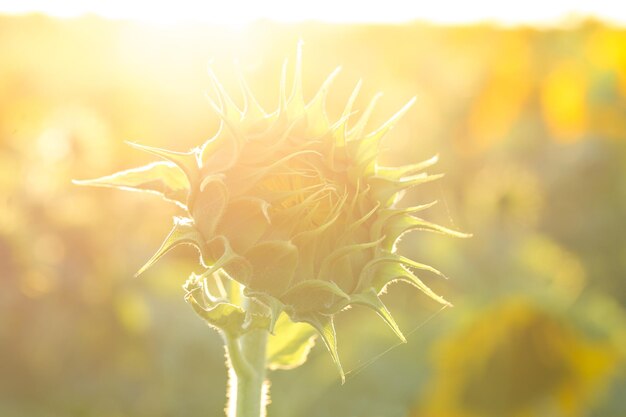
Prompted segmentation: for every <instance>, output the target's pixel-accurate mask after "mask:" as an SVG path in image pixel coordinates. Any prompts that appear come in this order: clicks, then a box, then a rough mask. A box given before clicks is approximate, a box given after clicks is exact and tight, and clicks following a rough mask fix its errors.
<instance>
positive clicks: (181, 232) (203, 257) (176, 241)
mask: <svg viewBox="0 0 626 417" xmlns="http://www.w3.org/2000/svg"><path fill="white" fill-rule="evenodd" d="M184 244H186V245H191V246H193V247H195V248H196V249H198V251H199V252H200V262H201V263H202V264H203V265H206V264H207V262H208V260H209V259H210V256H209V255H208V251H207V247H206V244H205V242H204V239H203V238H202V236H201V235H200V233H199V232H198V230H197V229H196V228H195V227H194V225H193V222H192V221H191V220H190V219H187V218H182V217H175V218H174V227H173V228H172V230H171V231H170V233H169V234H168V235H167V237H166V238H165V240H164V241H163V243H162V244H161V246H160V247H159V249H158V250H157V251H156V253H155V254H154V255H152V257H151V258H150V259H149V260H148V262H146V264H145V265H144V266H142V267H141V268H140V269H139V271H137V273H136V274H135V276H139V275H141V274H142V273H143V272H144V271H145V270H146V269H148V268H149V267H151V266H152V265H153V264H154V263H155V262H156V261H158V260H159V259H160V258H161V257H162V256H163V255H165V254H166V253H167V252H169V251H170V250H171V249H173V248H175V247H176V246H178V245H184Z"/></svg>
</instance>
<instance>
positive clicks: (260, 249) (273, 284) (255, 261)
mask: <svg viewBox="0 0 626 417" xmlns="http://www.w3.org/2000/svg"><path fill="white" fill-rule="evenodd" d="M244 257H245V258H246V260H247V261H248V262H249V263H250V265H252V276H251V279H250V282H249V284H248V286H249V287H250V288H251V289H253V290H255V291H261V292H267V293H269V294H271V295H274V296H278V295H280V294H282V293H283V292H284V291H285V289H287V288H288V287H289V285H290V284H291V281H292V280H293V276H294V273H295V271H296V267H297V266H298V248H297V247H296V246H295V245H294V244H293V243H291V242H289V241H285V240H274V241H267V242H262V243H260V244H258V245H256V246H254V247H252V248H251V249H250V250H249V251H247V252H246V253H245V254H244Z"/></svg>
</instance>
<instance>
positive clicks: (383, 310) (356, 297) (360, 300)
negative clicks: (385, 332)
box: [350, 289, 406, 343]
mask: <svg viewBox="0 0 626 417" xmlns="http://www.w3.org/2000/svg"><path fill="white" fill-rule="evenodd" d="M350 304H359V305H362V306H365V307H367V308H370V309H372V310H374V311H375V312H376V314H378V315H379V316H380V317H381V318H382V319H383V320H384V321H385V323H387V325H388V326H389V327H390V328H391V330H393V332H394V333H395V334H396V335H397V336H398V337H399V338H400V340H401V341H402V342H403V343H406V338H405V337H404V335H403V334H402V331H401V330H400V328H399V327H398V325H397V324H396V321H395V320H394V319H393V317H392V316H391V313H390V312H389V310H387V307H386V306H385V304H383V302H382V301H381V300H380V298H378V294H377V293H376V291H374V290H373V289H370V290H369V291H366V292H364V293H360V294H352V296H351V297H350Z"/></svg>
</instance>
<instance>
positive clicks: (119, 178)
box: [81, 48, 465, 370]
mask: <svg viewBox="0 0 626 417" xmlns="http://www.w3.org/2000/svg"><path fill="white" fill-rule="evenodd" d="M284 68H285V67H284ZM301 74H302V71H301V49H300V48H299V49H298V57H297V61H296V68H295V76H294V84H293V89H292V91H291V94H289V95H288V94H287V88H286V71H285V69H283V76H282V79H281V83H280V98H279V101H280V103H279V105H278V108H277V110H276V111H274V112H272V113H269V114H268V113H266V112H265V110H264V109H263V108H261V106H260V105H259V104H258V102H257V100H256V99H255V97H254V95H253V94H252V93H251V91H250V89H249V88H248V86H247V84H246V83H245V81H244V80H243V78H241V87H242V91H243V95H244V105H243V109H242V108H240V107H239V106H238V105H237V104H235V102H234V101H233V100H232V99H231V97H230V96H229V95H228V93H227V92H226V91H225V89H224V88H223V86H222V85H221V83H220V82H219V81H218V80H217V78H216V77H215V76H214V75H213V74H211V76H212V79H213V85H214V89H215V93H216V94H215V95H216V98H217V100H215V101H211V103H212V107H213V109H214V110H215V111H216V112H217V114H218V115H219V117H220V118H221V127H220V129H219V131H218V132H217V134H216V135H215V136H214V137H213V138H211V139H210V140H208V141H207V142H206V143H204V144H202V146H200V147H198V148H195V149H192V150H191V151H189V152H184V153H182V152H174V151H170V150H164V149H157V148H152V147H147V146H143V145H137V144H130V145H131V146H133V147H135V148H138V149H140V150H144V151H147V152H150V153H152V154H155V155H157V156H159V157H161V158H162V159H163V161H159V162H154V163H152V164H149V165H147V166H144V167H141V168H136V169H131V170H127V171H123V172H120V173H117V174H114V175H111V176H107V177H103V178H99V179H96V180H91V181H84V182H81V183H84V184H89V185H99V186H111V187H118V188H130V189H136V190H141V191H151V192H156V193H158V194H160V195H162V196H163V197H164V198H165V199H167V200H170V201H173V202H175V203H176V204H178V205H179V206H180V207H181V208H182V209H183V210H184V215H183V216H181V217H177V218H175V219H174V227H173V229H172V231H171V232H170V234H169V236H168V237H167V238H166V239H165V241H164V242H163V244H162V246H161V247H160V248H159V249H158V251H157V252H156V254H155V255H154V256H153V257H152V258H151V259H150V260H149V261H148V262H147V264H146V265H145V266H144V267H143V268H142V269H141V270H140V271H139V272H143V271H144V270H145V269H146V268H148V267H149V266H151V265H152V264H153V263H154V262H155V261H156V260H158V259H159V258H160V257H161V256H162V255H163V254H165V253H166V252H168V251H169V250H170V249H172V248H173V247H175V246H177V245H180V244H190V245H193V246H194V247H196V248H197V249H198V251H199V252H200V262H201V263H202V265H203V267H204V268H206V272H205V273H204V274H202V275H201V276H197V275H192V277H191V278H190V279H189V280H188V281H187V283H186V284H185V290H186V291H187V296H186V299H187V301H188V302H190V303H191V304H192V306H193V307H194V309H195V310H196V312H197V313H198V314H200V315H201V316H202V317H203V318H205V320H207V321H208V322H209V323H211V324H212V325H213V326H215V327H218V328H219V329H221V330H222V331H225V332H229V333H231V334H235V335H236V334H240V333H242V332H245V331H246V330H247V329H249V328H255V327H257V326H267V327H268V328H269V329H270V330H272V329H273V328H274V323H275V322H276V320H277V319H278V316H279V314H281V313H282V312H284V313H286V314H287V315H288V316H289V318H290V319H291V320H292V321H293V322H305V323H308V324H310V325H311V326H313V327H314V328H315V329H316V330H317V331H318V332H319V334H320V336H321V338H322V340H323V341H324V343H325V345H326V347H327V348H328V350H329V351H330V353H331V354H332V356H333V359H334V361H335V363H336V364H337V365H339V358H338V356H337V349H336V340H335V330H334V326H333V316H334V315H335V314H336V313H338V312H339V311H341V310H343V309H345V308H346V307H348V306H350V305H355V304H358V305H363V306H366V307H369V308H371V309H373V310H374V311H375V312H376V313H378V315H380V316H381V317H382V318H383V320H384V321H385V322H386V323H387V324H388V325H389V326H390V327H391V328H392V329H393V331H394V332H395V333H396V334H397V335H398V336H399V337H400V338H401V339H402V340H404V336H403V335H402V333H401V331H400V329H399V328H398V326H397V325H396V323H395V322H394V320H393V318H392V317H391V315H390V314H389V312H388V310H387V308H386V307H385V306H384V304H383V303H382V301H381V300H380V299H379V294H380V293H381V292H382V291H383V290H384V289H385V287H386V286H387V285H389V284H390V283H392V282H395V281H406V282H408V283H410V284H412V285H414V286H415V287H417V288H418V289H420V290H421V291H422V292H424V293H425V294H427V295H428V296H429V297H431V298H433V299H434V300H436V301H438V302H440V303H443V304H447V302H446V301H445V300H444V299H443V298H441V297H440V296H438V295H436V294H435V293H434V292H432V291H431V290H430V289H429V288H428V287H427V286H426V285H425V284H424V283H423V282H422V281H421V280H420V279H419V278H418V277H417V276H416V275H415V274H414V273H413V272H412V270H414V269H417V270H426V271H430V272H432V273H435V274H438V275H442V274H441V273H440V272H439V271H437V270H436V269H434V268H432V267H430V266H428V265H424V264H421V263H418V262H416V261H414V260H411V259H408V258H406V257H403V256H402V255H400V254H398V253H397V251H396V242H397V241H398V239H399V238H400V237H401V236H402V235H403V234H404V233H406V232H408V231H410V230H415V229H417V230H430V231H435V232H441V233H447V234H451V235H455V236H465V235H464V234H462V233H459V232H456V231H451V230H449V229H446V228H444V227H442V226H439V225H436V224H433V223H430V222H428V221H426V220H424V219H422V218H421V217H418V214H419V212H421V211H423V210H425V209H427V208H428V207H430V206H431V205H432V203H431V204H424V205H420V206H416V207H408V208H400V207H399V206H398V203H399V201H400V198H401V196H402V194H403V193H404V192H405V191H406V190H408V189H409V188H412V187H414V186H416V185H419V184H422V183H425V182H429V181H432V180H435V179H437V178H439V177H440V175H429V174H427V173H425V172H424V170H425V169H426V168H428V167H430V166H431V165H433V164H434V163H435V162H436V161H437V158H436V157H434V158H431V159H429V160H427V161H424V162H420V163H416V164H412V165H407V166H402V167H384V166H380V165H379V164H378V163H377V156H378V153H379V144H380V142H381V140H382V139H383V138H384V137H385V136H386V134H387V133H388V132H389V130H390V129H391V128H392V127H393V126H394V125H395V124H396V122H397V121H398V119H399V118H400V117H401V116H402V115H403V114H404V113H405V112H406V111H407V110H408V108H409V107H410V105H411V104H412V103H413V100H411V101H410V102H409V103H408V104H407V105H406V106H404V107H403V108H402V109H401V110H400V111H399V112H397V113H396V114H395V115H393V116H392V117H391V118H390V119H389V120H388V121H387V122H386V123H384V124H383V125H382V126H380V127H379V128H378V129H376V130H374V131H373V132H367V131H366V130H365V126H366V124H367V122H368V120H369V117H370V114H371V112H372V111H373V109H374V105H375V102H376V100H373V101H372V103H371V104H370V105H369V107H368V108H367V109H365V111H364V112H363V113H362V115H361V116H360V117H359V118H357V120H356V121H354V115H353V109H352V106H353V103H354V102H355V99H356V97H357V94H358V92H359V87H360V83H359V84H358V85H357V87H356V88H355V90H354V92H353V94H352V95H351V97H350V98H349V99H348V102H347V103H346V106H345V109H344V111H343V114H342V115H341V117H339V119H338V120H334V121H331V120H329V117H328V116H327V114H326V111H325V101H326V97H327V93H328V89H329V87H330V84H331V81H332V80H333V78H334V77H335V75H336V74H337V71H335V72H333V73H332V74H331V75H330V76H329V77H328V79H327V80H326V81H325V82H324V83H323V85H322V86H321V88H320V89H319V90H318V92H317V93H316V94H315V96H314V97H313V98H312V99H311V100H310V101H308V102H307V101H305V99H304V96H303V91H302V79H301ZM214 277H216V278H217V279H221V278H224V277H226V278H227V279H228V278H230V279H232V280H234V281H236V282H238V283H239V284H241V286H242V287H243V289H244V290H243V291H244V294H245V295H246V296H247V297H249V298H251V299H254V300H256V301H258V302H260V303H262V304H263V305H265V306H267V307H268V315H267V316H260V317H259V316H253V317H251V316H250V315H249V314H247V313H246V311H245V307H243V306H241V305H238V304H237V303H236V302H234V301H233V300H232V299H228V297H226V298H225V297H218V296H214V295H212V294H211V291H210V289H209V285H208V284H207V279H213V278H214ZM339 369H340V370H341V367H340V366H339Z"/></svg>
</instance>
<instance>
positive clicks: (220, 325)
mask: <svg viewBox="0 0 626 417" xmlns="http://www.w3.org/2000/svg"><path fill="white" fill-rule="evenodd" d="M185 301H187V302H188V303H189V304H190V305H191V307H192V308H193V311H194V312H195V313H196V314H197V315H198V316H200V318H202V319H203V320H204V321H205V322H206V323H207V324H208V325H210V326H212V327H214V328H216V329H218V330H222V331H224V332H225V333H226V334H227V335H229V336H231V337H237V336H239V335H240V334H241V333H242V326H243V323H244V319H245V312H244V310H243V309H242V308H241V307H239V306H236V305H234V304H230V303H218V304H216V305H215V306H213V307H211V308H205V307H203V306H201V305H200V304H199V303H198V301H197V300H196V299H195V297H194V296H193V294H192V293H188V294H187V295H186V296H185Z"/></svg>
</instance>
